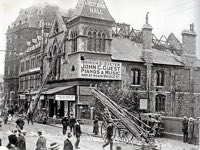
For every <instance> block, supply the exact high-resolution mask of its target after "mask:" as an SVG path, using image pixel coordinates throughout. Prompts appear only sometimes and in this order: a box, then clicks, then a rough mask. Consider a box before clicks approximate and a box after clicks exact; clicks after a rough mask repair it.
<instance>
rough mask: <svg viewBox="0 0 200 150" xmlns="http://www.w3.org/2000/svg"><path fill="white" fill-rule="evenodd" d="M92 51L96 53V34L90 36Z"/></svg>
mask: <svg viewBox="0 0 200 150" xmlns="http://www.w3.org/2000/svg"><path fill="white" fill-rule="evenodd" d="M92 51H96V32H93V36H92Z"/></svg>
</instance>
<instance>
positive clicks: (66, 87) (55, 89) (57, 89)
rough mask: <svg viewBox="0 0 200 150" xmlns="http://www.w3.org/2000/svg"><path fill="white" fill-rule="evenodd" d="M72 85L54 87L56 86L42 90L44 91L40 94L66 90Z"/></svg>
mask: <svg viewBox="0 0 200 150" xmlns="http://www.w3.org/2000/svg"><path fill="white" fill-rule="evenodd" d="M72 87H73V86H64V87H56V88H53V89H49V90H47V91H44V92H42V94H55V93H57V92H60V91H63V90H66V89H70V88H72Z"/></svg>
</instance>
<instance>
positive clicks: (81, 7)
mask: <svg viewBox="0 0 200 150" xmlns="http://www.w3.org/2000/svg"><path fill="white" fill-rule="evenodd" d="M96 10H97V11H96ZM91 11H95V12H91ZM98 12H99V13H98ZM79 16H82V17H89V18H96V19H101V20H108V21H114V19H113V17H112V16H111V15H110V13H109V11H108V9H107V7H106V4H105V2H104V0H79V1H78V3H77V5H76V8H75V10H74V13H73V17H72V19H73V18H76V17H79Z"/></svg>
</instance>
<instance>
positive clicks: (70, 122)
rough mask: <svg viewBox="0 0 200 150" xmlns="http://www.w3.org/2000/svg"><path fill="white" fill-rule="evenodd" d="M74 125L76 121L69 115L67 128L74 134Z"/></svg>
mask: <svg viewBox="0 0 200 150" xmlns="http://www.w3.org/2000/svg"><path fill="white" fill-rule="evenodd" d="M75 123H76V119H75V118H74V115H73V114H71V116H70V118H69V126H70V132H72V131H73V132H74V125H75Z"/></svg>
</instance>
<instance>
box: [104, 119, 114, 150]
mask: <svg viewBox="0 0 200 150" xmlns="http://www.w3.org/2000/svg"><path fill="white" fill-rule="evenodd" d="M107 123H108V126H107V128H106V139H107V142H106V143H105V144H104V145H103V149H104V148H105V147H106V146H108V145H109V144H110V150H113V123H112V120H108V121H107Z"/></svg>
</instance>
